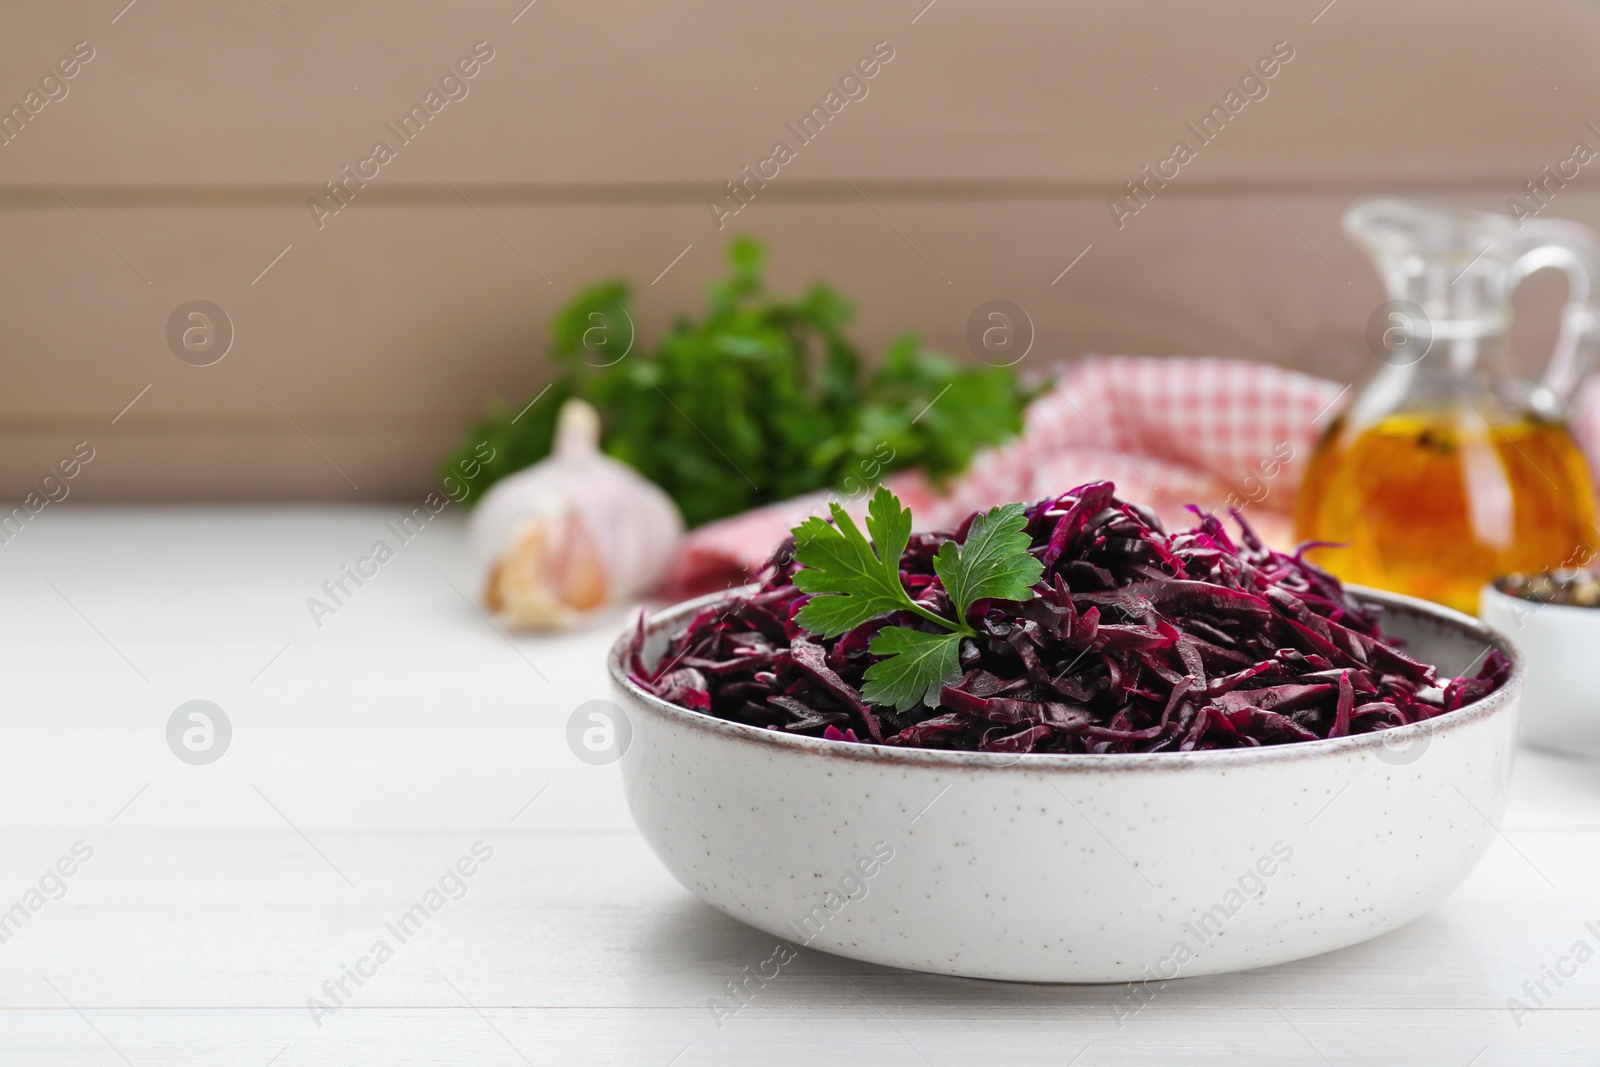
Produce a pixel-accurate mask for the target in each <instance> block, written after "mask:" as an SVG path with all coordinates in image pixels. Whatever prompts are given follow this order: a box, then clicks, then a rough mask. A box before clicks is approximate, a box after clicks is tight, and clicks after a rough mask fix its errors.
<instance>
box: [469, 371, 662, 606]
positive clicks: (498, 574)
mask: <svg viewBox="0 0 1600 1067" xmlns="http://www.w3.org/2000/svg"><path fill="white" fill-rule="evenodd" d="M553 445H554V447H553V448H552V450H551V455H550V456H549V457H548V458H546V459H545V460H543V461H541V462H539V463H536V464H534V465H533V466H531V467H529V468H527V469H526V470H523V471H519V472H518V473H516V474H514V475H511V476H510V477H508V478H505V479H502V480H501V481H500V482H498V483H496V484H495V485H494V487H493V488H491V489H490V490H489V493H488V494H487V496H486V497H485V498H484V500H483V502H482V503H480V504H479V505H478V508H477V510H475V511H474V512H473V514H472V519H471V522H470V526H469V534H470V538H471V542H472V546H473V551H474V554H475V556H476V557H477V558H478V561H479V563H480V565H481V566H482V567H483V568H484V573H485V579H484V600H485V602H486V604H487V605H488V607H489V609H490V611H491V612H493V613H494V614H495V615H497V616H499V617H500V618H502V619H503V620H504V621H505V622H507V623H508V624H511V625H515V626H526V627H534V628H555V627H562V626H568V625H571V624H572V623H573V622H574V621H576V620H578V619H579V618H581V617H582V616H583V615H584V614H586V613H588V612H591V611H594V610H595V609H597V608H599V607H601V606H603V605H605V604H608V603H616V602H620V601H625V600H629V599H632V598H635V597H638V596H641V595H643V594H644V593H646V592H648V591H649V590H650V589H651V588H653V587H654V586H655V585H656V584H657V583H658V582H659V581H660V579H661V577H662V576H663V574H664V573H665V571H666V568H667V566H668V565H669V564H670V563H671V561H672V559H673V557H674V556H675V554H676V552H677V549H678V546H679V543H680V542H681V540H682V537H683V517H682V515H681V514H680V513H679V512H678V509H677V505H675V504H674V503H673V502H672V500H671V499H670V498H669V497H668V496H667V495H666V494H665V493H664V492H662V491H661V489H660V488H659V487H657V486H656V485H654V484H652V483H651V482H650V481H648V480H647V479H645V478H644V477H643V476H642V475H640V474H639V473H638V472H637V471H635V470H634V469H633V468H631V467H629V466H627V465H626V464H624V463H619V462H618V461H616V460H614V459H612V458H611V457H609V456H606V455H604V454H603V453H601V452H600V416H599V413H598V412H596V411H595V409H594V408H593V407H592V406H591V405H590V404H588V403H587V402H585V401H583V400H578V399H572V400H568V401H567V402H566V404H565V405H563V406H562V409H561V413H560V416H559V418H558V420H557V426H556V435H555V440H554V442H553Z"/></svg>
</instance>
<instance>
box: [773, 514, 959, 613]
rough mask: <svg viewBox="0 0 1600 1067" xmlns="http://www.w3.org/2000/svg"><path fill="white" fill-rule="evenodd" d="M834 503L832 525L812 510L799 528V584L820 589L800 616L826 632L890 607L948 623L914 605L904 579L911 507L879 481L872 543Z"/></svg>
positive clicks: (796, 539) (872, 518)
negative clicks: (902, 559) (902, 568)
mask: <svg viewBox="0 0 1600 1067" xmlns="http://www.w3.org/2000/svg"><path fill="white" fill-rule="evenodd" d="M829 507H830V508H831V509H832V511H833V522H832V523H831V524H830V523H828V522H827V521H826V520H824V519H822V518H820V517H818V516H816V515H813V516H811V517H810V518H809V519H807V520H806V521H805V522H803V523H801V524H800V525H799V526H796V527H795V528H794V556H795V559H797V560H799V561H800V564H801V566H802V567H803V568H804V569H803V570H801V571H799V572H797V573H796V574H795V576H794V584H795V586H796V587H798V588H799V589H800V590H801V591H802V592H805V593H816V594H820V595H817V596H813V597H812V598H811V600H810V601H809V602H808V603H807V604H806V606H805V607H803V608H801V609H800V613H799V614H798V615H796V616H795V621H796V622H797V623H799V624H800V625H801V626H803V627H805V628H806V629H807V630H810V631H811V632H812V633H815V634H821V635H822V636H823V637H838V636H839V635H840V634H842V633H844V632H846V631H847V630H853V629H855V628H856V627H857V626H860V625H861V624H862V623H864V622H866V621H867V620H868V619H871V618H875V617H876V616H879V615H886V614H888V613H889V612H891V611H914V612H917V613H919V614H922V615H925V616H931V617H932V618H934V619H936V620H938V621H940V622H943V621H944V620H942V619H938V616H936V615H933V613H932V612H929V611H926V610H925V609H923V608H920V607H918V606H917V605H916V604H914V603H913V602H912V600H911V595H910V594H909V593H907V592H906V589H905V586H903V585H901V584H900V557H901V555H903V554H904V553H905V550H906V544H907V542H909V541H910V540H911V509H910V508H902V507H901V506H900V501H899V499H898V498H897V497H896V496H895V495H894V494H893V493H891V492H890V491H889V490H887V489H885V488H884V487H883V486H881V485H880V486H879V487H878V491H877V493H876V494H874V495H873V497H872V501H871V502H870V503H869V504H868V505H867V532H868V533H870V534H871V535H872V543H871V544H868V543H867V539H866V538H865V537H863V536H862V534H861V530H860V529H859V528H858V527H857V526H856V524H855V520H853V519H852V518H850V516H849V515H848V514H846V513H845V510H844V509H843V508H842V507H840V506H839V505H838V504H836V503H834V504H830V505H829ZM874 546H876V547H877V551H876V552H874V551H873V547H874ZM945 625H946V626H948V625H949V623H948V622H946V623H945Z"/></svg>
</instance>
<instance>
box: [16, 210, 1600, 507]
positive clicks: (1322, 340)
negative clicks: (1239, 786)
mask: <svg viewBox="0 0 1600 1067" xmlns="http://www.w3.org/2000/svg"><path fill="white" fill-rule="evenodd" d="M1347 199H1348V198H1347V197H1346V196H1345V195H1342V194H1341V195H1333V194H1317V195H1279V194H1273V195H1272V196H1271V197H1270V199H1269V198H1268V197H1266V196H1263V195H1261V194H1258V193H1256V192H1254V191H1252V192H1250V193H1248V194H1247V195H1243V196H1237V195H1220V194H1219V195H1210V196H1204V195H1188V196H1182V197H1175V198H1172V199H1162V198H1158V199H1156V200H1155V201H1153V202H1152V203H1150V204H1149V205H1148V206H1147V207H1146V208H1145V209H1144V210H1143V211H1142V212H1141V213H1140V214H1139V215H1138V216H1136V217H1134V218H1133V219H1131V220H1127V223H1126V225H1125V227H1124V228H1123V229H1121V230H1120V231H1119V230H1118V228H1117V227H1116V225H1115V224H1114V223H1113V221H1112V219H1111V217H1110V215H1109V213H1108V212H1107V211H1106V209H1105V205H1104V203H1103V202H1102V201H1097V200H1095V199H1092V198H1086V197H1075V198H1066V199H1060V198H1041V199H1034V200H1016V201H992V202H986V203H968V202H955V203H951V202H938V201H923V200H914V201H906V202H896V203H876V202H874V203H868V202H866V201H864V200H862V199H860V198H859V197H858V199H857V200H856V202H854V203H849V202H843V203H818V204H797V203H784V202H770V203H765V202H756V203H753V204H751V205H750V206H749V207H747V208H746V213H745V214H744V215H743V216H741V218H740V219H739V222H740V224H741V228H744V229H748V230H751V231H754V232H756V233H759V234H761V235H762V236H763V238H764V239H765V240H766V241H767V243H768V245H769V247H770V250H771V265H770V275H771V284H772V285H773V287H774V288H775V289H776V290H778V291H783V292H795V291H798V290H799V289H801V288H802V287H803V286H805V285H806V284H808V283H809V282H810V281H811V280H813V279H815V278H818V277H822V278H826V279H829V280H830V281H832V282H833V283H835V284H836V285H837V286H838V287H839V288H840V289H841V291H842V292H844V293H845V294H846V295H847V296H848V297H850V298H851V299H852V300H853V301H854V302H855V303H856V304H857V306H858V307H859V309H860V317H859V320H858V322H857V324H856V326H855V328H854V331H853V332H854V335H855V336H856V337H857V338H858V340H859V341H860V342H861V343H862V345H863V346H864V348H865V349H866V350H867V351H868V352H869V353H877V352H881V351H882V350H883V348H884V347H885V346H886V345H887V344H888V343H889V342H890V341H891V340H892V339H893V338H894V337H896V336H898V335H900V334H901V333H903V332H906V331H908V330H910V331H915V332H918V333H920V334H921V335H922V336H923V337H924V339H925V340H927V341H928V342H929V343H930V344H931V345H933V346H934V347H936V348H939V349H941V350H943V351H946V352H950V353H953V354H955V355H957V356H960V357H962V358H967V359H971V358H973V356H972V354H971V353H969V352H967V351H966V341H965V330H966V322H967V319H968V317H969V316H970V315H971V314H972V312H973V311H974V310H975V309H976V308H977V307H978V305H979V304H981V303H983V302H984V301H987V300H990V299H993V298H996V297H1003V298H1005V299H1009V300H1011V301H1013V302H1015V303H1017V304H1019V305H1020V306H1022V307H1023V308H1024V309H1025V310H1026V311H1027V312H1028V314H1029V316H1030V317H1031V319H1032V322H1033V325H1034V328H1035V331H1036V340H1035V343H1034V346H1033V348H1032V350H1031V352H1030V354H1029V356H1028V359H1027V362H1026V363H1025V364H1024V365H1023V367H1022V369H1024V370H1030V369H1035V368H1038V369H1042V368H1043V367H1044V366H1046V365H1047V364H1049V363H1050V362H1052V361H1054V360H1058V359H1063V358H1071V357H1075V356H1078V355H1080V354H1083V353H1086V352H1096V351H1099V352H1131V353H1148V354H1157V355H1161V354H1196V355H1223V356H1237V357H1245V358H1253V359H1261V360H1266V361H1268V362H1273V363H1278V364H1282V365H1289V366H1295V367H1299V368H1302V369H1306V370H1309V371H1311V372H1313V373H1317V374H1321V375H1324V376H1326V377H1330V378H1344V379H1352V378H1359V377H1361V376H1363V375H1365V374H1366V373H1367V372H1368V370H1369V369H1370V368H1371V367H1372V366H1373V365H1374V362H1373V360H1372V357H1371V356H1370V354H1369V353H1367V352H1366V350H1365V347H1364V344H1365V343H1364V341H1363V339H1362V338H1363V331H1364V329H1365V324H1366V320H1367V318H1368V316H1369V315H1370V314H1371V313H1372V311H1373V310H1374V309H1375V308H1376V307H1377V306H1378V305H1379V303H1380V302H1381V300H1382V299H1383V294H1382V292H1381V290H1380V288H1379V285H1378V281H1377V278H1376V275H1375V273H1374V272H1373V271H1372V269H1371V267H1370V266H1369V265H1368V264H1367V262H1366V261H1365V257H1364V256H1363V254H1362V253H1361V252H1360V251H1359V250H1358V249H1356V248H1355V247H1354V246H1353V245H1352V244H1351V243H1350V242H1349V241H1348V240H1347V239H1346V238H1345V237H1344V236H1343V235H1342V234H1341V233H1340V231H1339V222H1338V220H1339V216H1340V213H1341V212H1342V210H1343V208H1344V207H1345V205H1346V203H1347ZM1448 199H1450V200H1452V201H1453V202H1457V203H1462V204H1470V205H1476V206H1480V207H1491V208H1492V207H1496V206H1499V205H1497V204H1496V201H1495V200H1494V198H1493V197H1490V196H1484V195H1479V196H1473V197H1466V196H1456V197H1452V198H1448ZM347 211H348V214H346V215H342V216H340V217H338V218H336V219H335V220H333V223H332V224H330V225H329V227H328V228H327V229H326V230H325V231H324V232H322V233H318V232H316V231H315V230H314V229H310V228H309V224H308V223H307V222H306V220H305V219H303V218H301V217H300V215H299V214H298V213H297V212H296V211H295V209H293V208H288V207H285V208H278V209H269V208H241V209H215V210H209V211H204V212H194V211H185V210H182V209H176V208H164V209H154V208H140V209H126V210H115V209H111V210H96V211H93V212H86V214H88V215H89V219H88V220H86V219H85V218H82V217H79V215H78V214H77V213H75V212H73V211H71V210H69V209H66V208H64V207H63V208H62V209H59V210H51V211H38V212H20V211H19V212H0V240H4V241H5V243H6V245H7V247H11V248H20V249H28V250H30V251H29V252H28V254H26V255H20V254H19V255H17V256H13V257H7V260H6V262H5V264H4V265H0V285H3V286H4V288H5V290H6V291H7V292H8V293H10V294H11V297H10V299H8V300H7V301H5V302H4V303H0V332H3V333H4V335H5V336H6V337H7V339H8V374H7V385H8V388H7V390H6V393H5V395H4V396H3V397H0V436H3V437H4V438H5V439H7V441H8V442H9V444H10V447H8V448H7V449H6V450H5V452H4V454H3V456H0V499H11V500H16V499H19V498H20V497H21V496H22V495H23V494H24V493H26V492H27V491H28V488H29V487H31V486H32V485H34V484H35V483H36V482H37V481H38V479H39V478H40V477H41V476H42V475H43V474H44V473H45V472H46V471H48V470H49V469H50V467H51V466H52V465H53V464H54V463H55V462H56V461H57V459H59V458H60V456H61V455H63V454H65V453H66V452H67V451H70V450H71V448H72V446H73V445H74V444H75V443H76V442H78V441H81V440H90V441H91V442H92V443H93V445H94V447H96V448H97V449H99V450H100V451H99V453H98V457H99V458H97V459H96V460H95V465H94V466H93V467H92V468H91V470H90V472H88V473H86V475H85V477H84V478H82V479H81V482H80V484H79V485H78V486H77V487H75V491H77V492H80V493H81V494H82V495H81V499H83V500H96V499H99V500H115V499H139V498H144V499H153V498H164V499H191V500H193V499H262V498H296V497H298V498H321V499H337V500H352V499H360V497H358V496H356V495H354V490H351V488H350V482H347V481H346V480H345V476H344V475H341V474H340V473H339V472H338V470H336V469H335V467H337V468H339V469H342V470H344V471H345V474H347V475H348V476H349V479H350V481H351V482H354V484H355V485H357V486H360V487H362V490H361V491H362V492H363V493H370V494H376V495H378V496H380V497H395V496H400V497H405V496H411V495H417V494H419V493H420V492H423V491H425V490H426V488H427V487H428V486H430V485H431V484H432V479H433V472H434V469H435V464H436V461H437V458H438V457H439V456H440V455H441V454H442V453H443V452H444V451H445V450H446V449H447V448H448V447H449V446H450V444H451V442H452V441H454V440H456V439H457V436H458V435H459V434H461V433H463V432H464V429H465V425H466V423H467V421H468V420H469V419H470V418H471V417H472V416H473V415H474V414H476V413H477V412H479V411H481V410H482V408H483V405H484V404H485V403H486V402H487V401H488V400H489V399H491V398H500V399H502V400H503V401H504V402H506V403H508V404H513V405H518V406H520V405H521V404H522V403H525V402H526V401H527V400H528V399H531V398H532V397H533V396H534V395H535V394H536V393H537V392H538V390H539V389H540V388H541V387H542V385H543V384H544V382H545V381H547V380H548V377H547V376H548V374H549V369H548V366H547V364H546V363H545V360H544V351H543V350H544V346H545V340H544V338H545V332H544V331H545V324H546V322H547V321H548V319H549V317H550V316H551V314H552V313H553V312H554V310H555V309H556V308H557V307H558V306H560V304H561V303H563V302H565V301H566V300H567V299H569V298H570V296H571V294H572V293H573V292H574V291H575V290H576V289H577V288H578V287H579V286H581V285H582V284H585V283H587V282H589V281H592V280H594V279H597V278H601V277H605V276H607V275H612V276H617V275H620V276H623V277H626V278H629V279H630V280H631V281H632V282H633V284H634V287H635V290H636V293H637V304H636V312H637V314H636V322H637V325H638V329H639V332H640V335H641V337H643V338H644V339H645V340H646V341H648V340H650V339H652V338H654V337H655V336H658V335H659V334H660V332H661V331H662V330H663V329H664V328H665V327H666V325H667V323H668V322H669V320H670V319H671V318H672V317H673V316H675V315H677V314H679V313H681V312H682V311H684V310H686V309H687V310H693V309H698V308H700V307H701V306H703V295H702V294H703V290H704V287H705V285H706V284H707V283H708V282H709V281H710V280H711V279H713V278H715V277H717V276H718V275H719V274H720V273H721V272H722V270H723V266H722V262H721V258H722V249H723V246H724V241H725V239H726V236H727V233H731V232H733V231H732V229H731V228H730V229H729V230H728V231H727V232H726V233H719V232H718V230H717V228H716V226H715V225H714V223H713V221H712V219H711V217H710V215H709V213H707V212H705V211H703V209H702V208H700V207H696V206H694V205H689V204H682V205H648V206H640V205H634V206H622V205H586V206H580V207H556V206H540V207H526V206H507V205H502V206H499V207H493V206H491V207H487V208H485V209H483V211H482V213H481V214H480V213H479V211H476V210H474V209H473V208H471V207H470V206H467V205H465V204H458V205H457V206H442V205H441V206H433V207H425V208H424V207H417V208H405V207H395V206H388V205H382V204H366V205H363V204H361V203H355V204H352V205H351V206H350V207H349V208H348V209H347ZM1552 212H1553V213H1554V212H1560V213H1562V214H1565V215H1570V216H1574V217H1577V218H1580V219H1585V220H1587V221H1589V222H1590V223H1591V224H1597V225H1600V194H1594V193H1587V192H1578V191H1568V192H1566V193H1564V194H1563V195H1562V197H1561V198H1560V199H1558V200H1557V201H1556V206H1555V207H1554V208H1552ZM90 221H92V222H93V225H90ZM97 228H98V230H99V231H101V232H96V229H97ZM308 229H309V233H307V230H308ZM102 233H103V235H104V236H103V237H102ZM113 245H114V246H115V247H113ZM286 246H292V247H290V248H289V250H288V252H287V253H285V254H283V255H282V258H281V259H278V261H277V262H276V263H275V264H273V260H274V258H275V257H277V256H278V255H279V253H280V252H283V250H284V248H285V247H286ZM1086 249H1088V251H1085V250H1086ZM686 250H687V251H686ZM680 254H682V256H681V258H678V257H679V256H680ZM1080 256H1081V258H1080ZM124 257H126V258H124ZM130 261H131V262H130ZM134 264H136V265H137V266H134ZM269 265H270V269H267V272H266V274H265V275H264V276H262V275H261V272H262V271H263V269H265V268H268V267H269ZM669 267H670V269H668V268H669ZM1069 267H1070V270H1067V268H1069ZM1064 271H1065V273H1063V272H1064ZM541 272H542V275H543V276H541ZM663 272H664V273H663ZM146 277H148V279H149V282H148V283H147V282H146ZM545 277H548V278H549V279H550V280H549V282H548V283H547V282H546V281H545ZM652 279H654V280H655V282H654V284H652ZM253 281H254V284H252V282H253ZM1559 293H1560V289H1559V286H1558V285H1555V284H1550V285H1545V284H1543V280H1540V281H1539V282H1538V283H1536V284H1535V285H1534V287H1533V290H1532V292H1531V294H1530V295H1531V299H1529V300H1527V301H1524V304H1523V310H1524V311H1525V312H1526V314H1524V315H1523V316H1522V317H1521V319H1520V320H1519V327H1518V328H1519V331H1520V332H1519V335H1518V338H1517V340H1518V342H1519V344H1520V345H1521V346H1522V348H1523V350H1524V351H1525V353H1526V355H1527V357H1528V360H1529V361H1530V362H1532V361H1535V360H1538V359H1542V358H1543V353H1544V352H1546V351H1548V347H1549V344H1550V336H1551V333H1552V331H1553V324H1554V321H1555V303H1556V301H1557V300H1558V299H1559ZM195 298H204V299H208V300H211V301H213V302H215V303H217V304H219V305H220V306H222V307H223V308H224V310H225V311H226V312H227V314H228V316H229V318H230V320H231V322H232V324H233V330H234V337H235V339H234V342H233V347H232V349H231V351H229V352H228V354H227V355H226V357H225V358H223V359H222V360H221V361H220V362H218V363H216V364H215V365H212V366H206V367H196V366H192V365H190V364H188V363H186V362H183V361H180V360H179V359H178V358H177V357H176V356H175V355H174V353H173V351H172V350H171V349H170V348H169V344H168V339H167V336H166V326H167V321H168V319H169V318H170V317H171V316H172V314H173V313H174V311H175V310H176V309H177V308H178V307H179V306H180V304H182V303H184V302H186V301H188V300H191V299H195ZM147 387H148V389H147ZM130 404H131V407H130ZM308 438H309V442H308V440H307V439H308ZM311 442H314V446H313V444H312V443H311ZM102 444H103V447H102ZM317 449H321V452H322V453H325V454H326V457H327V458H324V456H323V455H322V454H319V452H318V451H317ZM347 493H349V494H351V495H346V494H347Z"/></svg>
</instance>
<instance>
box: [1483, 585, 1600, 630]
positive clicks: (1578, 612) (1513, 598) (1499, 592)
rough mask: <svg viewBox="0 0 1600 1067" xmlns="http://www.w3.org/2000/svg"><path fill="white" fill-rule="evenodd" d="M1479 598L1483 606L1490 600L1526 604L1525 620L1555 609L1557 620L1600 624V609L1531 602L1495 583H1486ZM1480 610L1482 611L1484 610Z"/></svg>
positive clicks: (1577, 605)
mask: <svg viewBox="0 0 1600 1067" xmlns="http://www.w3.org/2000/svg"><path fill="white" fill-rule="evenodd" d="M1478 598H1479V599H1478V602H1479V604H1482V603H1483V602H1484V601H1485V600H1487V599H1490V598H1493V599H1495V600H1503V601H1505V602H1506V603H1507V604H1526V605H1528V612H1527V614H1526V615H1525V616H1523V618H1524V620H1526V619H1531V618H1532V617H1533V616H1535V615H1542V614H1544V613H1545V612H1546V611H1550V610H1551V609H1554V612H1553V613H1554V615H1555V616H1556V617H1557V618H1560V617H1562V616H1569V617H1570V618H1573V619H1579V618H1584V619H1593V620H1594V621H1595V622H1597V623H1600V607H1588V606H1585V605H1583V604H1557V603H1556V602H1554V601H1544V600H1530V599H1528V598H1527V597H1525V596H1517V595H1516V594H1515V593H1508V592H1506V591H1505V590H1504V589H1501V588H1500V587H1499V586H1497V585H1495V584H1494V582H1485V583H1484V585H1483V588H1482V589H1480V590H1479V591H1478ZM1479 610H1480V611H1481V610H1482V608H1480V609H1479ZM1507 610H1510V609H1507ZM1508 636H1509V635H1508Z"/></svg>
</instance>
